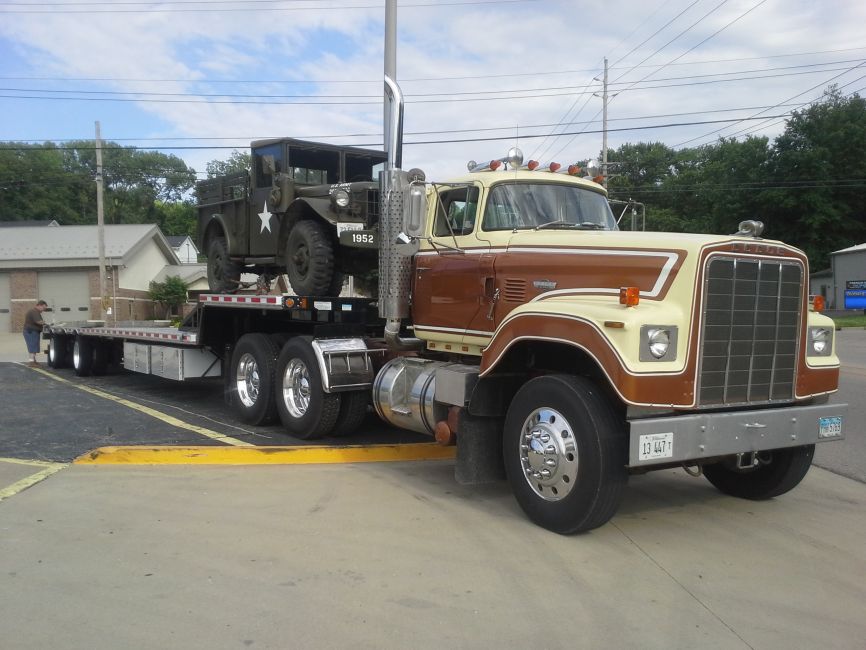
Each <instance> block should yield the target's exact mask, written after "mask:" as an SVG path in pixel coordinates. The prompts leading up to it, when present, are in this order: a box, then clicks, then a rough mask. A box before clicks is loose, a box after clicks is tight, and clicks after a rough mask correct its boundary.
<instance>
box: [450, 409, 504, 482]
mask: <svg viewBox="0 0 866 650" xmlns="http://www.w3.org/2000/svg"><path fill="white" fill-rule="evenodd" d="M504 422H505V419H504V418H501V417H479V416H476V415H470V414H469V413H468V411H467V410H466V409H461V411H460V417H459V420H458V428H457V463H456V465H455V466H454V478H455V479H456V480H457V482H458V483H460V484H461V485H480V484H484V483H495V482H497V481H504V480H505V467H504V465H503V462H502V427H503V424H504Z"/></svg>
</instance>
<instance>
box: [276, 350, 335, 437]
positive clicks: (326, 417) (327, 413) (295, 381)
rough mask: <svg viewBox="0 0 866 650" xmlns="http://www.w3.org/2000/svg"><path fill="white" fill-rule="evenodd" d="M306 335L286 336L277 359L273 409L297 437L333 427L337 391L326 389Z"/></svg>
mask: <svg viewBox="0 0 866 650" xmlns="http://www.w3.org/2000/svg"><path fill="white" fill-rule="evenodd" d="M311 341H312V338H311V337H309V336H296V337H294V338H291V339H289V340H288V341H287V342H286V344H285V345H284V346H283V349H282V351H280V356H279V358H278V359H277V386H276V394H277V411H278V412H279V414H280V420H281V421H282V423H283V426H284V427H285V428H286V430H287V431H288V432H289V433H290V434H291V435H293V436H294V437H296V438H300V439H301V440H315V439H316V438H322V437H324V436H327V435H328V434H329V433H331V432H332V431H333V430H334V426H335V425H336V423H337V418H338V417H339V415H340V402H341V395H340V394H339V393H326V392H325V390H324V389H323V388H322V375H321V372H320V371H319V364H318V362H317V360H316V355H315V353H314V352H313V347H312V345H310V342H311Z"/></svg>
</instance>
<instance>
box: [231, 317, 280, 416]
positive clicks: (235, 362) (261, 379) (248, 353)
mask: <svg viewBox="0 0 866 650" xmlns="http://www.w3.org/2000/svg"><path fill="white" fill-rule="evenodd" d="M277 349H278V348H277V346H276V345H274V342H273V340H272V339H271V338H270V337H269V336H268V335H267V334H258V333H255V334H244V335H243V336H242V337H241V338H240V339H239V340H238V343H237V345H235V349H234V351H233V352H232V362H231V368H230V370H229V373H230V374H229V390H230V391H231V401H232V403H233V404H234V407H235V412H236V413H237V415H238V417H239V418H240V419H241V420H243V421H244V422H247V423H248V424H254V425H255V424H269V423H271V422H274V421H275V420H276V419H277V406H276V399H275V394H274V381H275V376H276V375H275V372H276V365H277V362H276V357H277Z"/></svg>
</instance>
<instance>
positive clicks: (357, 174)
mask: <svg viewBox="0 0 866 650" xmlns="http://www.w3.org/2000/svg"><path fill="white" fill-rule="evenodd" d="M384 165H385V163H384V162H383V160H382V156H368V155H363V154H356V153H352V152H346V179H345V180H346V182H347V183H355V182H359V181H377V180H379V171H380V170H381V169H383V168H384Z"/></svg>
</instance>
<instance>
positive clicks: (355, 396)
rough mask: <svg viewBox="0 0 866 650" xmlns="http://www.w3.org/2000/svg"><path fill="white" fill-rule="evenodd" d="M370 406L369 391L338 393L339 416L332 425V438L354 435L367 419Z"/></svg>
mask: <svg viewBox="0 0 866 650" xmlns="http://www.w3.org/2000/svg"><path fill="white" fill-rule="evenodd" d="M369 404H370V391H369V390H352V391H348V392H346V393H340V414H339V415H338V416H337V422H336V424H334V430H333V431H332V432H331V435H332V436H349V435H352V434H353V433H355V431H356V430H357V429H358V427H359V426H361V423H362V422H363V421H364V419H365V418H366V417H367V407H368V406H369Z"/></svg>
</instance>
